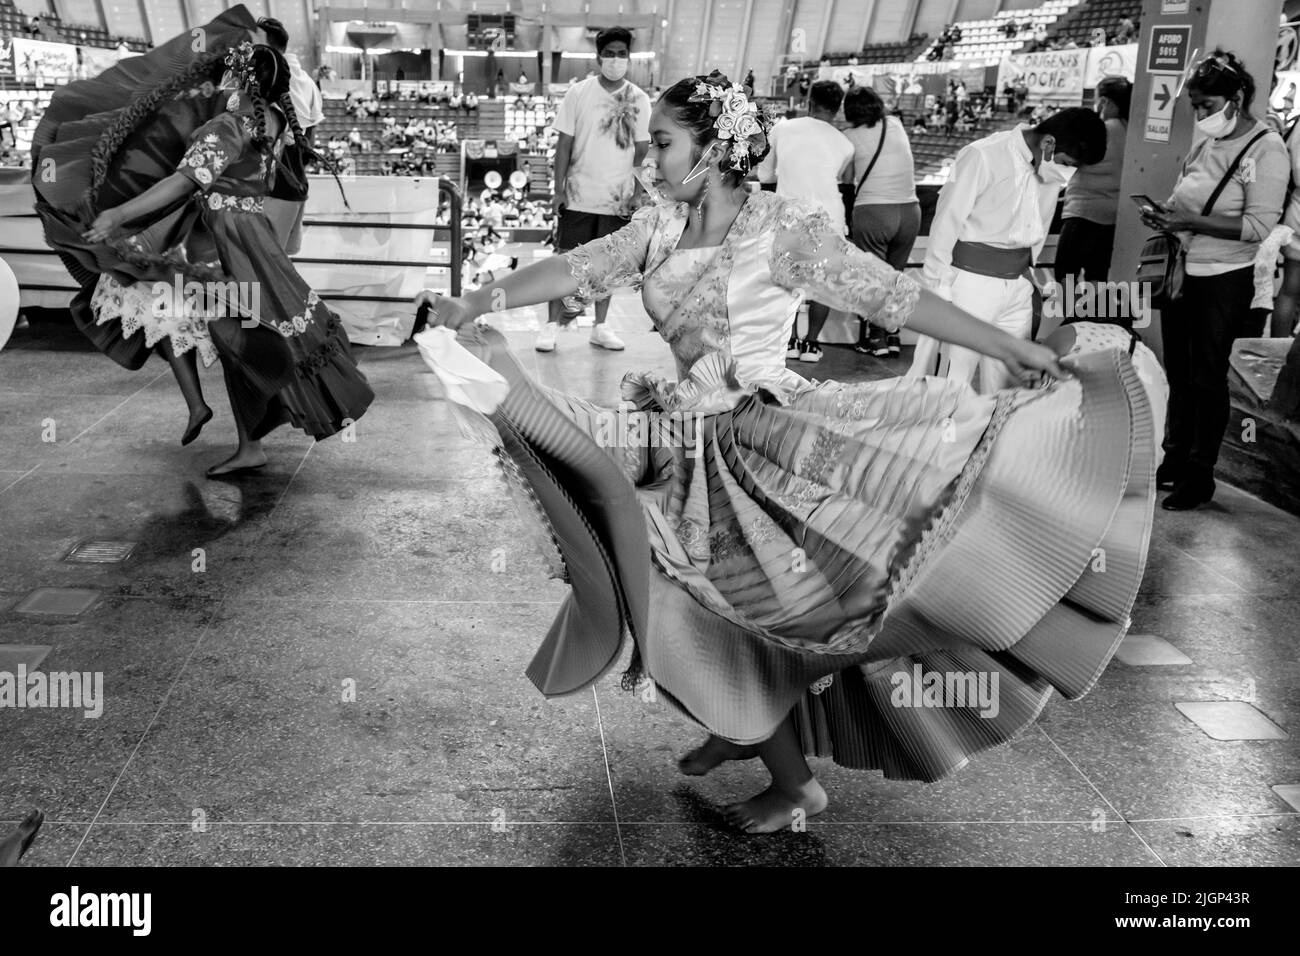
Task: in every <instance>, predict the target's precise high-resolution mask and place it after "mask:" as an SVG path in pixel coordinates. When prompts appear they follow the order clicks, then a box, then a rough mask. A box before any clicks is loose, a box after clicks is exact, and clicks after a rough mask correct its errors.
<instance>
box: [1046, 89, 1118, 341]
mask: <svg viewBox="0 0 1300 956" xmlns="http://www.w3.org/2000/svg"><path fill="white" fill-rule="evenodd" d="M1132 95H1133V84H1132V83H1130V82H1129V81H1128V80H1126V79H1124V77H1122V76H1108V77H1106V78H1105V79H1104V80H1101V81H1100V82H1099V83H1098V84H1097V96H1096V103H1095V106H1094V108H1095V109H1096V110H1097V115H1098V116H1100V117H1101V118H1102V120H1103V121H1104V122H1105V124H1106V156H1105V158H1104V159H1103V160H1102V161H1101V162H1099V163H1094V164H1093V165H1091V166H1084V167H1082V168H1081V169H1080V170H1079V171H1078V172H1077V173H1075V174H1074V176H1073V177H1072V178H1071V179H1070V184H1069V185H1068V186H1067V187H1066V188H1065V208H1064V210H1063V212H1062V214H1061V235H1060V239H1059V241H1058V242H1057V246H1056V266H1055V273H1056V281H1057V282H1062V283H1064V282H1065V280H1066V276H1073V277H1074V281H1075V282H1076V283H1078V282H1081V281H1083V280H1084V279H1086V280H1087V281H1088V282H1105V281H1106V280H1107V278H1108V277H1109V275H1110V258H1111V253H1112V252H1113V250H1114V247H1115V219H1116V216H1117V215H1118V211H1119V183H1120V174H1121V173H1122V172H1123V169H1124V142H1125V138H1126V137H1127V136H1128V111H1129V101H1130V99H1131V98H1132ZM1070 314H1073V312H1072V311H1071V313H1070ZM1067 321H1068V320H1067ZM1120 324H1123V325H1125V326H1126V327H1129V328H1131V327H1132V320H1131V319H1129V320H1128V321H1126V322H1121V323H1120Z"/></svg>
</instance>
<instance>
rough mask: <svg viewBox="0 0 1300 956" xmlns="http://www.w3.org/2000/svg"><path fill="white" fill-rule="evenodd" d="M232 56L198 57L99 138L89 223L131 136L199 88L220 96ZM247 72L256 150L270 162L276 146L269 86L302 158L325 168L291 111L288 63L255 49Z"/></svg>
mask: <svg viewBox="0 0 1300 956" xmlns="http://www.w3.org/2000/svg"><path fill="white" fill-rule="evenodd" d="M229 53H230V47H229V45H222V46H221V47H219V48H217V49H215V50H213V51H212V52H210V53H206V54H204V55H202V56H199V57H196V58H195V60H194V62H193V63H191V64H190V65H189V67H188V68H186V69H185V70H184V71H182V72H181V73H178V74H176V75H175V76H174V77H172V78H171V79H169V80H165V81H164V82H162V83H159V84H157V85H156V86H154V87H153V88H152V89H150V90H149V92H148V93H146V94H144V95H143V96H141V97H139V98H137V99H136V100H135V101H133V102H132V103H131V105H130V106H128V107H127V108H126V109H124V110H123V111H122V114H121V115H120V116H119V117H118V118H117V120H116V121H115V122H114V123H113V125H112V126H111V127H109V128H108V129H107V130H106V131H105V132H104V133H103V134H102V135H101V136H100V138H99V140H98V142H96V143H95V146H94V148H93V149H92V150H91V154H90V170H91V171H90V182H89V184H88V185H87V187H86V190H85V193H84V194H83V195H82V200H81V207H82V208H81V213H82V216H83V218H84V219H85V221H86V222H90V221H92V220H93V219H94V218H95V216H96V215H97V214H98V212H99V204H98V197H99V192H100V190H101V189H102V188H103V186H104V182H105V181H106V180H107V179H108V174H109V171H110V169H111V168H112V164H113V161H114V159H115V158H116V157H117V155H118V154H119V153H120V152H121V150H122V146H123V144H124V143H125V142H126V141H127V139H128V138H129V137H130V136H131V134H132V133H133V132H135V131H136V130H137V129H138V128H140V126H141V125H142V124H144V123H145V122H146V121H147V120H148V119H149V118H150V117H151V116H153V114H154V113H155V112H156V111H157V110H158V108H159V106H160V105H161V104H162V103H164V102H166V101H167V100H169V99H173V98H177V97H179V96H182V95H184V93H185V91H186V90H190V89H194V88H199V89H200V90H201V91H202V92H203V94H204V95H216V94H217V92H218V87H217V84H218V83H219V82H220V80H221V77H222V75H223V73H224V72H225V66H226V61H227V55H228V54H229ZM249 66H250V67H251V68H250V69H249V70H248V71H247V72H246V73H245V74H244V76H243V81H244V82H243V85H244V89H245V91H246V92H247V93H248V95H249V99H250V100H251V101H252V103H253V117H254V134H253V141H254V143H255V145H256V146H257V147H258V148H259V149H260V150H261V151H262V152H263V153H264V154H267V155H268V156H269V154H270V152H271V149H272V146H273V145H274V144H273V142H272V141H271V140H270V138H269V137H268V135H267V131H266V104H267V99H266V97H264V96H263V95H262V88H263V86H266V87H269V88H270V89H269V92H270V93H271V95H272V96H274V97H275V98H276V102H277V103H278V104H279V106H280V108H281V109H282V110H284V114H285V117H286V119H287V120H288V122H289V127H290V129H292V130H293V135H294V138H295V139H296V140H297V142H298V143H299V144H300V146H301V148H302V150H303V153H304V155H305V156H307V157H308V158H310V159H312V160H313V161H316V162H321V160H320V157H319V156H318V155H317V153H316V151H315V150H314V149H313V148H312V145H311V143H310V142H309V141H308V139H307V136H306V135H305V134H304V133H303V131H302V126H301V125H300V124H299V122H298V114H297V112H296V111H295V110H294V108H293V100H292V98H291V97H290V96H289V65H288V63H287V61H286V60H285V59H284V57H283V56H281V55H280V54H279V53H278V52H276V51H275V50H273V49H271V48H269V47H264V46H257V47H253V50H252V55H251V56H250V57H249ZM259 73H260V74H261V79H260V80H259V78H258V74H259ZM321 165H323V166H328V165H329V164H327V163H323V162H322V163H321ZM330 171H331V172H332V173H334V181H335V182H336V183H338V187H339V192H340V193H341V194H343V202H344V205H345V206H347V195H346V193H343V183H342V182H340V181H339V178H338V174H337V172H335V171H334V169H333V168H332V167H331V168H330ZM348 208H349V209H351V206H348Z"/></svg>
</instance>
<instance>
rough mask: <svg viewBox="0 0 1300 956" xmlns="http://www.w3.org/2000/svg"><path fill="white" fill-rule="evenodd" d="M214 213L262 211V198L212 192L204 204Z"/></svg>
mask: <svg viewBox="0 0 1300 956" xmlns="http://www.w3.org/2000/svg"><path fill="white" fill-rule="evenodd" d="M203 204H204V205H205V206H207V207H208V208H209V209H211V210H212V211H213V212H221V211H229V212H249V213H260V212H261V211H262V197H261V196H232V195H230V194H229V193H219V192H215V191H214V192H210V193H208V198H207V199H206V200H204V203H203Z"/></svg>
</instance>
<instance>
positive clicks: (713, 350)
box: [564, 193, 920, 411]
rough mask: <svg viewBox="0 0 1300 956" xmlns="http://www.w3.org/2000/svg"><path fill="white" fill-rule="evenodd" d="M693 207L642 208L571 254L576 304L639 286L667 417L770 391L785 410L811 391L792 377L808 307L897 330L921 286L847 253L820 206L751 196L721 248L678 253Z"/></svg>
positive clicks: (646, 380) (653, 383) (655, 383)
mask: <svg viewBox="0 0 1300 956" xmlns="http://www.w3.org/2000/svg"><path fill="white" fill-rule="evenodd" d="M687 215H689V208H688V207H687V205H686V204H685V203H678V204H675V205H673V206H655V207H649V208H646V209H642V210H641V211H639V212H638V213H637V214H636V215H635V216H634V217H633V219H632V222H631V223H629V224H628V225H627V226H624V227H623V228H622V229H620V230H618V231H617V232H615V233H612V234H610V235H608V236H605V237H604V238H602V239H598V240H596V241H594V242H590V243H587V244H586V245H584V246H581V247H579V248H577V249H574V250H572V251H571V252H568V253H565V255H564V258H565V259H566V260H567V262H568V265H569V269H570V271H571V272H572V274H573V275H574V277H575V278H576V279H577V281H578V286H579V294H580V295H582V296H583V297H585V298H596V299H598V298H603V297H605V296H608V295H609V294H610V293H611V292H612V291H613V290H614V289H616V288H620V287H623V286H633V287H638V286H639V287H640V289H641V293H642V301H643V303H644V304H645V307H646V311H647V312H649V314H650V317H651V319H652V320H653V322H654V324H655V328H656V329H657V330H658V332H659V334H660V335H662V336H663V338H664V340H665V341H666V342H667V343H668V345H669V347H670V348H671V349H672V353H673V357H674V359H675V360H676V364H677V373H678V377H679V380H678V382H677V383H676V384H672V383H666V382H662V381H660V380H657V379H653V378H651V377H646V376H642V377H641V384H643V385H647V386H649V387H650V388H651V389H652V391H653V392H654V397H655V398H656V399H657V400H658V402H659V403H660V404H662V405H663V406H664V407H665V408H668V409H673V408H691V409H696V410H701V411H706V410H709V411H712V410H721V409H724V408H730V407H733V406H734V405H735V403H736V402H737V401H738V400H739V399H740V398H741V397H743V396H744V395H747V394H750V393H752V392H754V391H757V390H760V389H761V390H763V391H765V392H767V393H769V394H770V395H772V396H773V397H774V398H776V399H777V400H778V401H781V402H783V403H788V402H789V401H790V399H791V398H793V396H794V395H796V394H798V393H799V392H802V391H804V390H806V389H808V388H810V387H811V385H810V383H809V382H808V381H807V380H806V379H804V378H802V377H801V376H799V375H797V374H795V373H794V372H792V371H790V370H789V369H787V368H786V366H785V346H786V342H787V340H788V339H789V336H790V331H791V329H792V327H793V325H794V320H795V317H796V315H797V314H798V310H799V305H800V303H801V301H802V300H803V299H804V297H805V296H806V297H807V298H808V299H811V300H813V301H815V302H822V303H826V304H827V305H831V306H834V307H836V308H840V309H845V310H847V311H851V312H856V313H858V314H860V315H864V316H866V318H867V319H869V320H870V321H872V322H875V323H876V324H879V325H883V326H886V327H887V328H890V329H894V330H896V329H897V328H898V327H899V326H900V325H901V324H902V323H903V322H905V321H906V319H907V316H908V315H910V314H911V311H912V309H913V308H914V307H915V304H916V300H917V297H918V296H919V295H920V286H919V285H918V284H917V283H916V281H915V280H913V279H911V278H909V277H907V276H904V275H902V274H900V273H898V272H895V271H894V270H893V269H891V268H890V267H889V266H888V265H887V264H885V263H884V262H882V261H881V260H879V259H877V258H875V257H874V256H871V255H869V254H868V253H864V252H862V251H861V250H859V249H857V248H856V247H855V246H853V245H852V244H851V243H849V242H848V241H847V240H846V239H845V238H844V237H843V236H842V235H840V234H839V232H838V231H837V230H836V229H835V227H834V226H833V225H832V224H831V221H830V218H829V216H827V215H826V213H825V212H824V211H823V210H822V209H821V207H819V206H816V205H814V204H811V203H808V202H804V201H799V200H790V199H783V198H780V197H777V196H775V195H773V194H772V193H755V194H752V195H750V196H749V197H748V198H747V199H746V201H745V204H744V206H742V207H741V210H740V213H739V214H738V215H737V217H736V221H735V222H734V223H733V224H732V226H731V229H730V231H729V232H728V234H727V236H726V238H725V239H724V241H723V242H722V244H721V245H720V246H715V247H709V248H702V249H684V250H679V249H677V248H676V246H677V243H678V240H679V239H680V238H681V236H682V232H683V230H684V229H685V228H686V217H687Z"/></svg>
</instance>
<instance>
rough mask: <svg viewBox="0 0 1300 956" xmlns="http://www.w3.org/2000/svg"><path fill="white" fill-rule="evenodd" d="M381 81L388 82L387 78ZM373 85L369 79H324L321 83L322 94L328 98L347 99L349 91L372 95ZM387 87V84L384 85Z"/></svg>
mask: <svg viewBox="0 0 1300 956" xmlns="http://www.w3.org/2000/svg"><path fill="white" fill-rule="evenodd" d="M380 82H382V83H384V84H387V82H388V81H387V80H381V81H380ZM372 88H373V85H372V84H371V82H370V81H369V80H324V81H322V82H321V85H320V92H321V96H323V97H325V99H327V100H342V99H346V98H347V95H348V94H349V93H363V94H365V95H367V96H368V95H370V93H371V91H372ZM384 88H385V89H387V85H385V87H384Z"/></svg>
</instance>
